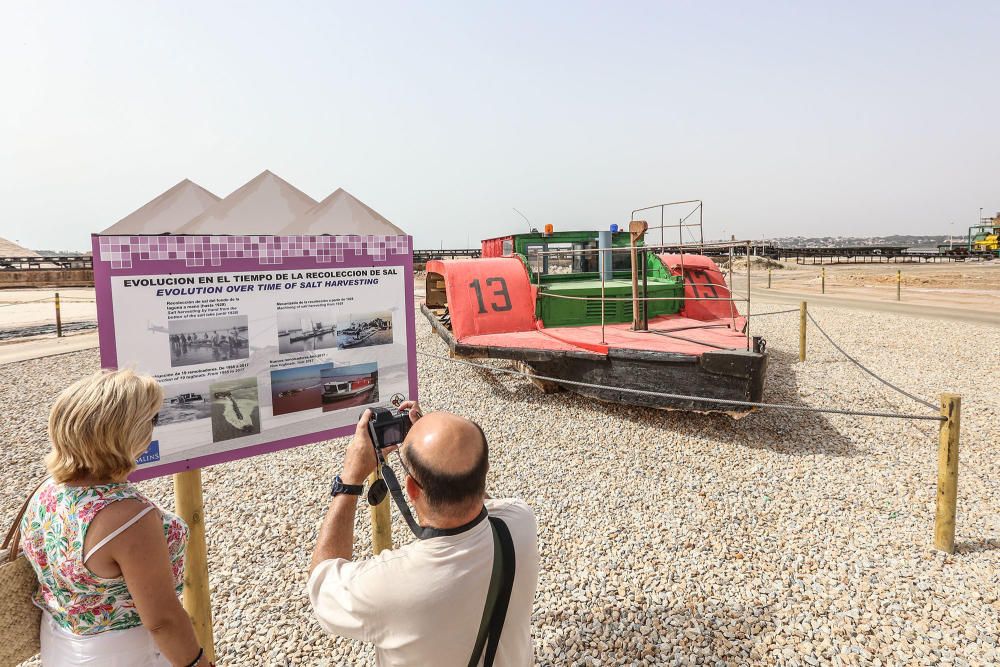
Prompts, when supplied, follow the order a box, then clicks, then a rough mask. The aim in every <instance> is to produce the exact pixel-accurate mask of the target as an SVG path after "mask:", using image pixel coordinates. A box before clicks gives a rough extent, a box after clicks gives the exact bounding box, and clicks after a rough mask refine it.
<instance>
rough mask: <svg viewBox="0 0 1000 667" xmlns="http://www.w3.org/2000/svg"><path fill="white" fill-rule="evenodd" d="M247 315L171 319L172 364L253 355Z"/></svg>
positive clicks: (169, 326) (200, 362)
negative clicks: (248, 337) (248, 336)
mask: <svg viewBox="0 0 1000 667" xmlns="http://www.w3.org/2000/svg"><path fill="white" fill-rule="evenodd" d="M248 328H249V327H248V326H247V317H246V315H231V316H228V317H200V318H197V319H193V320H171V321H170V322H169V323H168V325H167V330H168V333H169V334H170V335H169V336H168V338H169V339H170V365H171V366H172V367H176V366H190V365H193V364H208V363H213V362H219V361H229V360H231V359H246V358H247V357H249V356H250V345H249V341H248V339H247V330H248Z"/></svg>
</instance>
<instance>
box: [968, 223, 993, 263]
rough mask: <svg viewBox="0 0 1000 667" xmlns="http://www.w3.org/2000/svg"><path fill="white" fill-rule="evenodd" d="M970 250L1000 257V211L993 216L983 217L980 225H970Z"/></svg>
mask: <svg viewBox="0 0 1000 667" xmlns="http://www.w3.org/2000/svg"><path fill="white" fill-rule="evenodd" d="M969 251H970V252H988V253H990V254H992V255H996V256H998V257H1000V213H997V214H996V215H995V216H993V218H981V219H980V220H979V224H978V225H973V226H972V227H969Z"/></svg>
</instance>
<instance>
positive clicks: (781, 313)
mask: <svg viewBox="0 0 1000 667" xmlns="http://www.w3.org/2000/svg"><path fill="white" fill-rule="evenodd" d="M797 312H799V309H798V308H789V309H788V310H772V311H771V312H769V313H750V317H763V316H764V315H783V314H785V313H797Z"/></svg>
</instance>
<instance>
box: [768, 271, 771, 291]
mask: <svg viewBox="0 0 1000 667" xmlns="http://www.w3.org/2000/svg"><path fill="white" fill-rule="evenodd" d="M767 289H771V269H768V270H767Z"/></svg>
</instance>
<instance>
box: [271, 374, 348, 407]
mask: <svg viewBox="0 0 1000 667" xmlns="http://www.w3.org/2000/svg"><path fill="white" fill-rule="evenodd" d="M325 368H333V364H329V363H327V364H315V365H313V366H302V367H300V368H283V369H281V370H278V371H271V406H272V408H273V414H274V415H275V416H278V415H286V414H288V413H290V412H301V411H303V410H312V409H314V408H321V407H323V400H322V396H323V379H322V377H321V373H322V371H323V369H325Z"/></svg>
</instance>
